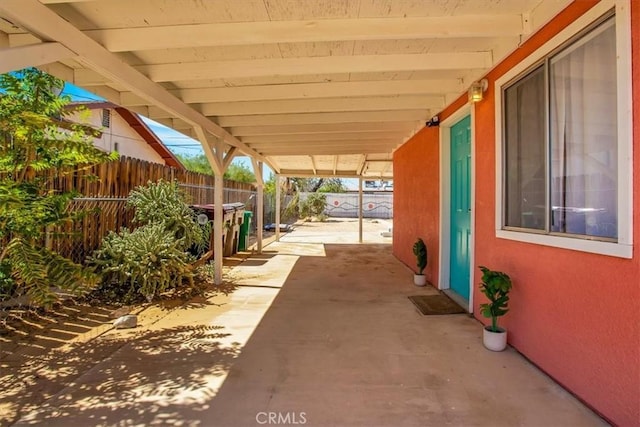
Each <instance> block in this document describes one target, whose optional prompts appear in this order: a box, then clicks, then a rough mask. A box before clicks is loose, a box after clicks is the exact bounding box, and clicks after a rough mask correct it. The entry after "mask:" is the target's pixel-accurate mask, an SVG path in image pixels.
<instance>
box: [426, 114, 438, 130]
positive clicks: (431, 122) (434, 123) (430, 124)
mask: <svg viewBox="0 0 640 427" xmlns="http://www.w3.org/2000/svg"><path fill="white" fill-rule="evenodd" d="M425 124H426V125H427V127H428V128H430V127H433V126H439V125H440V118H439V117H438V116H433V117H432V118H431V119H430V120H429V121H427V123H425Z"/></svg>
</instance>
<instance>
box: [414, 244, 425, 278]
mask: <svg viewBox="0 0 640 427" xmlns="http://www.w3.org/2000/svg"><path fill="white" fill-rule="evenodd" d="M413 254H414V255H415V256H416V265H417V266H418V273H416V274H414V275H413V283H414V284H415V285H416V286H424V285H425V284H426V283H427V279H426V278H425V276H424V274H422V272H423V271H424V269H425V267H426V266H427V245H425V244H424V242H423V241H422V239H420V238H418V240H416V242H415V243H414V244H413Z"/></svg>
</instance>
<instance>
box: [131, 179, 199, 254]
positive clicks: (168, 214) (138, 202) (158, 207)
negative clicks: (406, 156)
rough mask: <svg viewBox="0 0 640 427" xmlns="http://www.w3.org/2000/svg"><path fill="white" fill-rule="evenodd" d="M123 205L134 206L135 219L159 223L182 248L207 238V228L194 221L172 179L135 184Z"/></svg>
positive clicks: (176, 184)
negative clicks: (169, 180) (170, 180)
mask: <svg viewBox="0 0 640 427" xmlns="http://www.w3.org/2000/svg"><path fill="white" fill-rule="evenodd" d="M127 206H129V207H133V208H135V215H134V218H133V220H134V222H135V223H137V224H141V225H150V224H160V225H162V226H163V227H164V229H165V230H166V231H167V232H169V233H171V234H173V235H174V237H175V238H176V239H178V240H180V241H181V245H182V248H183V249H188V248H190V247H191V246H192V245H199V244H202V243H203V242H207V241H208V235H207V234H206V232H207V230H209V229H208V228H206V229H203V228H202V227H200V226H199V225H198V223H197V222H196V216H195V213H194V212H193V210H192V209H191V208H190V207H189V206H188V205H187V203H186V195H185V194H184V193H183V192H182V191H180V189H179V188H178V183H177V182H175V181H174V182H167V181H163V180H159V181H158V182H149V183H148V184H147V185H146V186H140V187H136V189H135V190H133V191H132V192H131V193H130V194H129V200H128V201H127Z"/></svg>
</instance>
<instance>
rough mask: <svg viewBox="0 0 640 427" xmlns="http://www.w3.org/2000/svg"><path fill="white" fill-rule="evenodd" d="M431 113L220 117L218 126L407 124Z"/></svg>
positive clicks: (402, 112) (385, 112)
mask: <svg viewBox="0 0 640 427" xmlns="http://www.w3.org/2000/svg"><path fill="white" fill-rule="evenodd" d="M427 117H431V112H430V111H429V110H427V109H424V110H393V111H365V112H359V111H358V112H340V113H305V114H265V115H253V116H223V117H218V124H219V125H220V126H223V127H234V126H260V125H264V126H266V125H268V126H275V125H302V124H318V123H325V124H328V123H354V122H407V121H412V120H415V121H418V120H426V119H427Z"/></svg>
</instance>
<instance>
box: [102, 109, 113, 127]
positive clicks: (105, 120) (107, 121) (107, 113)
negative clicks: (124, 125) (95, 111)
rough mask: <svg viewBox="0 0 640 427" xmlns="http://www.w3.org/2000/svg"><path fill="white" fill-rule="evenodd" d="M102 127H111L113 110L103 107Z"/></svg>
mask: <svg viewBox="0 0 640 427" xmlns="http://www.w3.org/2000/svg"><path fill="white" fill-rule="evenodd" d="M102 127H105V128H108V127H111V110H109V109H107V108H103V109H102Z"/></svg>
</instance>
